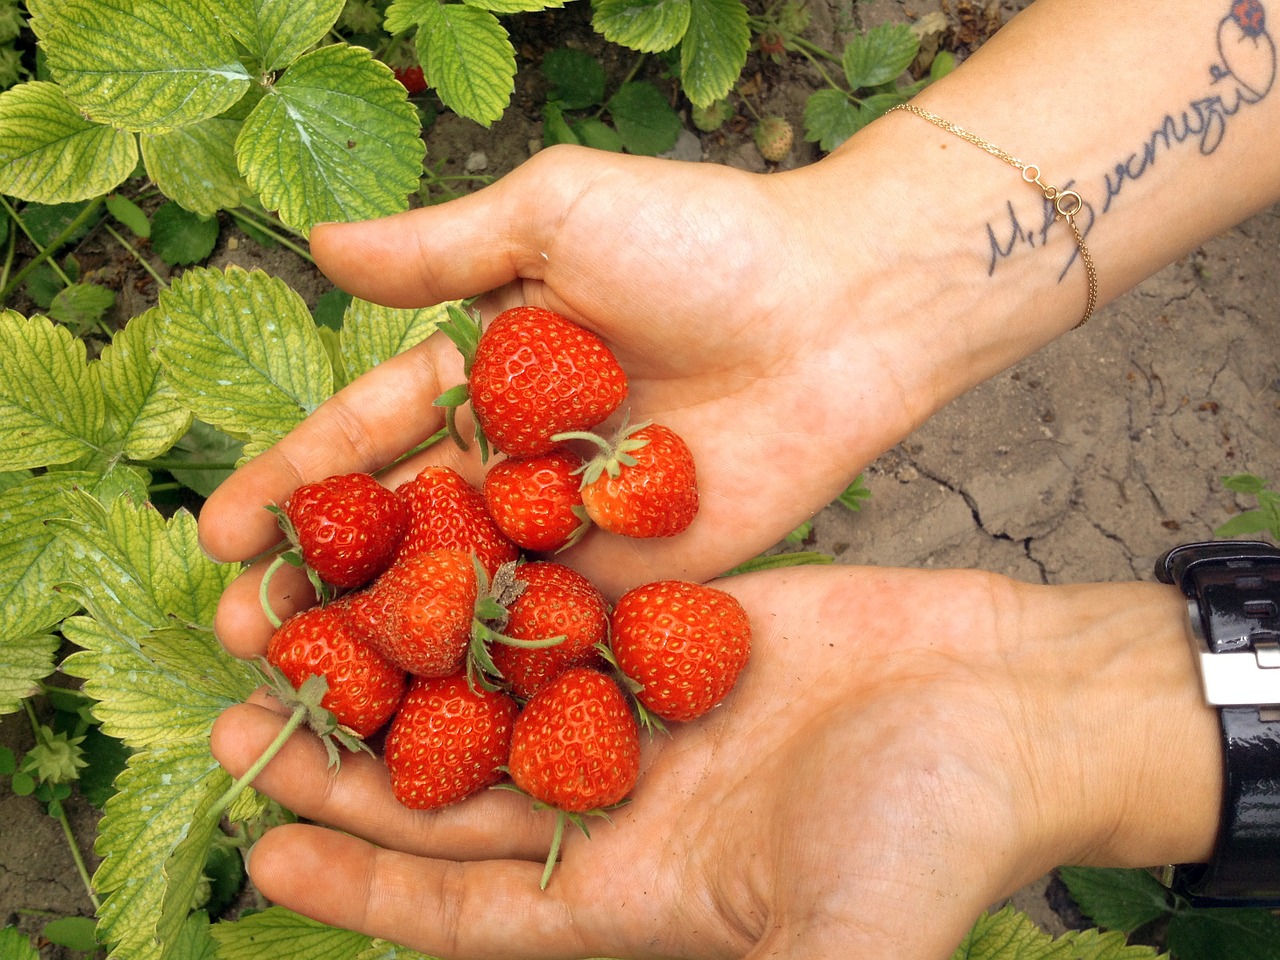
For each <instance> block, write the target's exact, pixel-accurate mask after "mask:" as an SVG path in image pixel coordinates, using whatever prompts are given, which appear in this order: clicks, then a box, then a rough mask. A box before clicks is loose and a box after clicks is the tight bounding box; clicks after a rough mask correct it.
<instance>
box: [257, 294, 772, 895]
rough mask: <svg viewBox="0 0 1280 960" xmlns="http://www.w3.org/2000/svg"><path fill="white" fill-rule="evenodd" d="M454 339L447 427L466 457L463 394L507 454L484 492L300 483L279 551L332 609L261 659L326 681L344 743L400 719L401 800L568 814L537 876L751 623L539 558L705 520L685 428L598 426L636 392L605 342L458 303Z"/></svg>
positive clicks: (448, 474) (438, 486) (393, 767)
mask: <svg viewBox="0 0 1280 960" xmlns="http://www.w3.org/2000/svg"><path fill="white" fill-rule="evenodd" d="M445 332H446V334H447V335H448V336H449V337H450V338H451V339H452V340H453V341H454V343H455V344H457V345H458V347H459V349H460V350H461V351H462V354H463V358H464V369H465V370H466V382H465V383H464V384H462V385H461V386H459V387H458V388H455V389H454V390H451V391H448V392H447V393H446V394H445V395H443V396H442V397H441V398H440V400H439V401H437V402H438V403H439V404H440V405H442V406H445V407H446V408H447V412H448V418H447V420H448V423H449V426H450V430H451V432H452V433H453V434H454V436H455V438H456V439H457V440H458V442H459V443H462V444H463V445H464V446H465V445H466V443H467V442H466V441H465V440H464V439H463V438H462V437H461V436H459V435H458V434H457V427H456V418H455V416H454V414H455V411H456V410H457V408H458V407H459V406H461V405H462V404H463V403H470V405H471V410H472V415H473V419H474V420H475V422H476V432H475V439H476V441H477V442H478V443H479V444H480V446H481V451H482V454H483V455H484V456H485V458H486V459H487V457H488V453H489V450H490V449H491V448H492V449H496V450H497V451H499V452H501V453H503V454H504V455H505V458H504V459H503V460H501V461H499V462H497V463H495V464H494V465H493V466H492V467H491V469H490V470H489V471H488V473H487V475H486V478H485V481H484V485H483V488H482V489H478V488H476V487H474V486H472V485H471V484H470V483H468V481H467V480H466V479H465V478H463V477H462V476H461V475H460V474H458V473H457V472H456V471H454V470H452V469H450V468H448V467H442V466H436V467H427V468H426V469H424V470H423V471H422V472H421V473H419V474H418V475H417V476H416V477H415V478H414V479H413V480H411V481H409V482H408V483H405V484H404V485H402V486H400V487H399V488H397V489H395V490H390V489H388V488H386V487H385V486H383V485H382V484H380V483H379V482H378V481H377V480H376V479H375V478H374V477H372V476H370V475H368V474H349V475H343V476H335V477H330V478H328V479H326V480H322V481H319V482H316V483H310V484H306V485H304V486H302V487H299V488H298V489H297V490H296V491H295V492H294V493H293V494H292V495H291V497H290V499H289V500H288V502H287V503H286V504H285V505H284V508H283V509H282V510H281V509H277V510H276V512H277V514H278V516H279V517H280V520H281V525H282V527H283V528H284V529H285V531H286V533H287V534H288V536H289V539H290V540H291V541H292V549H291V550H289V551H288V552H287V553H286V554H285V555H284V556H285V559H287V560H289V561H290V562H294V563H297V564H299V565H305V566H306V568H307V569H308V572H309V574H310V575H311V577H312V579H313V582H314V583H316V585H317V587H318V589H319V591H320V596H321V598H322V599H323V600H324V601H325V602H323V603H321V604H320V605H319V606H315V607H312V608H310V609H308V610H305V611H303V612H301V613H298V614H295V615H294V616H292V617H290V618H289V619H288V620H286V621H284V622H283V623H282V624H279V626H278V628H277V630H276V632H275V634H274V636H273V638H272V640H271V642H270V646H269V648H268V651H267V660H268V662H269V664H270V665H271V666H272V667H274V668H276V669H277V670H278V671H279V674H280V675H281V677H280V681H281V682H280V683H279V684H278V686H280V687H281V689H282V690H283V691H284V694H285V695H288V694H289V693H291V692H292V689H291V688H296V689H298V690H305V689H306V688H307V686H308V684H309V683H310V684H314V683H316V682H317V681H316V680H315V678H316V677H322V678H323V681H324V684H323V691H322V696H321V697H319V698H318V699H319V704H320V706H322V707H323V708H324V714H325V716H326V720H325V722H324V723H322V724H320V725H317V724H314V723H313V729H317V730H318V732H321V733H322V734H332V735H334V736H336V738H337V739H338V740H339V741H340V742H342V743H344V744H347V745H348V746H350V745H352V742H353V741H352V738H353V737H354V738H359V739H360V740H363V739H365V738H369V737H372V736H374V735H375V734H378V733H379V732H380V731H383V729H384V728H386V729H385V742H384V749H383V755H384V759H385V762H386V765H387V769H388V771H389V773H390V777H391V786H392V790H393V792H394V794H395V796H396V798H397V799H398V800H399V801H400V802H401V803H403V804H405V805H406V806H409V807H413V808H418V809H429V808H434V807H439V806H443V805H445V804H449V803H454V802H456V801H459V800H462V799H464V798H466V797H468V796H470V795H472V794H474V793H476V792H477V791H479V790H482V789H485V788H487V787H491V786H495V785H500V786H504V787H507V788H510V789H516V790H519V791H521V792H524V793H526V794H528V795H529V796H530V797H532V798H533V799H534V801H536V802H537V803H539V804H541V805H544V806H546V807H549V808H551V809H554V810H555V811H557V816H558V818H559V819H558V822H557V829H556V838H557V843H556V845H555V847H553V849H552V851H551V854H550V857H549V858H548V861H547V869H546V872H545V873H544V875H543V880H542V883H543V885H544V886H545V885H546V883H547V881H548V879H549V877H550V873H551V869H552V866H553V865H554V863H555V860H556V857H557V854H558V849H557V848H558V845H559V842H558V841H559V838H560V836H561V833H562V830H563V825H564V823H565V822H566V821H569V822H573V823H576V824H577V825H578V826H580V827H583V828H584V830H585V826H584V823H583V818H584V817H586V816H588V815H597V814H604V813H606V812H607V811H608V810H609V809H610V808H612V807H614V806H616V805H617V804H619V803H622V802H623V801H624V800H625V799H626V798H627V796H628V794H629V793H630V791H631V789H632V788H633V787H634V785H635V782H636V779H637V777H638V774H639V766H640V727H641V726H650V727H655V728H661V727H662V721H663V720H667V721H677V722H679V721H687V720H692V719H695V718H697V717H699V716H702V715H703V714H704V713H706V712H707V711H708V710H710V709H711V708H712V707H714V706H715V705H717V704H718V703H720V702H721V701H722V700H723V699H724V697H725V695H726V694H727V693H728V692H729V690H730V689H731V688H732V686H733V685H734V683H735V682H736V680H737V678H738V675H739V674H740V672H741V671H742V669H743V667H744V666H745V664H746V661H747V658H748V655H749V651H750V642H751V628H750V624H749V622H748V620H747V617H746V614H745V612H744V611H743V609H742V607H741V606H740V605H739V604H738V602H737V601H736V600H735V599H734V598H733V597H731V596H730V595H728V594H726V593H724V592H723V591H720V590H716V589H714V588H711V587H708V586H705V585H701V584H697V583H691V582H686V581H681V580H662V581H658V582H654V583H648V584H645V585H643V586H640V587H636V588H635V589H632V590H631V591H629V592H627V593H626V594H624V595H623V596H622V597H621V598H620V599H619V600H618V602H617V603H616V604H615V605H614V606H613V607H612V609H611V608H610V605H609V603H608V602H607V600H606V598H605V597H604V596H603V595H602V594H601V592H600V591H599V590H598V589H597V588H596V587H595V586H594V585H593V584H592V583H591V582H590V581H589V580H588V579H587V578H586V577H584V576H583V575H581V574H580V573H578V572H576V571H575V570H573V569H571V568H570V567H568V566H565V565H564V564H561V563H557V562H555V561H554V560H552V559H546V557H547V556H548V555H553V554H554V553H555V551H557V550H561V549H563V548H565V547H566V546H569V545H571V544H573V543H575V542H576V541H577V540H578V539H579V538H581V537H582V536H583V535H584V534H585V533H586V532H587V531H588V530H590V529H591V528H592V527H599V528H601V529H603V530H606V531H609V533H611V534H615V535H623V536H631V537H669V536H674V535H676V534H678V533H680V532H681V531H683V530H684V529H686V528H687V527H688V525H689V524H690V523H691V522H692V520H693V518H694V515H695V514H696V513H697V509H698V491H697V481H696V474H695V470H694V465H693V458H692V455H691V454H690V452H689V449H688V447H687V446H686V445H685V443H684V441H683V440H681V438H680V437H679V436H678V435H677V434H676V433H675V432H673V431H672V430H670V429H669V428H667V427H665V426H662V425H660V424H656V423H642V424H638V425H634V426H629V427H624V428H623V429H622V430H621V431H620V432H619V434H618V435H617V436H616V437H614V438H613V439H612V440H606V439H604V438H602V437H600V436H598V435H596V434H594V433H591V432H590V431H591V430H592V429H593V428H595V427H597V426H599V425H600V424H601V423H603V422H604V421H605V420H606V419H608V418H609V417H610V416H612V415H613V414H614V413H615V412H616V411H617V410H618V409H619V408H620V407H621V405H622V403H623V402H624V400H625V398H626V395H627V378H626V375H625V373H624V372H623V370H622V368H621V366H620V365H619V364H618V361H617V359H616V358H615V357H614V355H613V354H612V352H611V351H610V350H609V349H608V347H607V346H606V345H605V344H604V343H603V342H602V341H601V340H600V339H599V338H598V337H596V336H594V335H593V334H591V333H590V332H588V331H586V330H583V329H581V328H580V327H578V326H576V325H575V324H572V323H570V322H569V321H568V320H566V319H565V318H563V317H561V316H559V315H557V314H555V313H552V312H550V311H547V310H543V309H540V308H536V307H518V308H515V309H512V310H508V311H506V312H504V313H502V314H500V315H499V316H498V317H496V318H495V319H494V320H493V322H492V323H491V324H490V325H489V326H488V327H487V328H485V329H484V331H483V333H481V328H480V325H479V323H478V321H477V320H476V319H475V318H473V317H471V316H470V315H468V314H466V313H464V312H463V311H461V310H453V311H452V312H451V318H450V322H449V324H448V325H447V326H446V327H445ZM580 448H583V449H585V450H586V451H587V452H586V453H585V454H583V453H580V452H579V449H580ZM273 509H274V508H273ZM263 596H264V598H265V596H266V591H265V589H264V592H263ZM264 605H265V600H264ZM266 610H267V614H268V616H270V617H271V618H272V619H273V621H275V622H277V623H278V620H277V619H276V618H275V615H274V614H273V613H272V612H271V610H270V607H269V605H266Z"/></svg>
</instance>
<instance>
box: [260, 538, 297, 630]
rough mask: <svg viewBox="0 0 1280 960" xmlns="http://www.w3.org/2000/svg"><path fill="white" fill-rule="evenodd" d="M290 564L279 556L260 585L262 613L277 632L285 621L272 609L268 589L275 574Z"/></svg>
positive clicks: (264, 575)
mask: <svg viewBox="0 0 1280 960" xmlns="http://www.w3.org/2000/svg"><path fill="white" fill-rule="evenodd" d="M288 562H289V561H288V560H286V559H285V555H284V554H283V553H282V554H279V555H278V556H277V557H276V558H275V559H274V560H272V561H271V566H269V567H267V572H266V573H264V574H263V575H262V582H261V583H260V584H258V602H259V603H261V604H262V612H263V613H264V614H266V617H267V619H268V620H270V621H271V625H272V626H273V627H275V628H276V629H277V630H279V629H280V627H281V626H282V625H283V624H284V621H283V620H281V619H280V618H279V617H278V616H276V612H275V611H274V610H272V609H271V597H270V596H269V595H268V594H269V593H270V591H269V589H268V588H269V587H270V586H271V578H272V577H273V576H274V575H275V572H276V571H277V570H279V569H280V568H281V567H282V566H284V564H286V563H288Z"/></svg>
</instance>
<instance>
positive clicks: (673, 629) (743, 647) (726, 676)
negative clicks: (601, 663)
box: [610, 580, 751, 721]
mask: <svg viewBox="0 0 1280 960" xmlns="http://www.w3.org/2000/svg"><path fill="white" fill-rule="evenodd" d="M610 627H611V638H610V642H611V644H612V648H613V657H614V660H615V661H616V662H617V664H618V667H619V669H621V670H622V672H623V673H624V674H626V675H627V677H629V678H630V679H631V680H634V681H635V682H636V683H638V684H641V685H642V686H641V688H640V689H639V691H638V692H637V693H636V697H637V699H639V701H640V702H641V703H642V704H643V705H644V706H645V707H646V708H647V709H648V710H650V711H652V712H653V713H655V714H657V715H658V716H659V717H662V718H663V719H665V720H677V721H679V720H693V719H695V718H696V717H700V716H702V715H703V714H704V713H706V712H707V711H708V710H710V709H711V708H712V707H714V706H715V705H716V704H718V703H719V702H720V701H721V700H723V699H724V698H725V696H726V694H728V692H729V691H730V690H731V689H732V688H733V685H734V684H735V683H736V682H737V680H738V676H739V674H741V673H742V669H743V667H745V666H746V663H747V659H748V657H749V656H750V654H751V623H750V621H749V620H748V619H747V614H746V611H745V610H743V609H742V605H741V604H740V603H738V601H737V600H736V599H735V598H734V597H732V596H730V595H729V594H727V593H725V592H724V591H722V590H716V589H715V588H713V587H708V586H704V585H702V584H697V583H689V582H687V581H683V580H659V581H657V582H655V583H649V584H645V585H643V586H639V587H635V588H634V589H632V590H630V591H628V592H627V593H625V594H623V595H622V597H621V598H620V599H619V600H618V603H617V606H615V607H614V609H613V614H612V615H611V617H610Z"/></svg>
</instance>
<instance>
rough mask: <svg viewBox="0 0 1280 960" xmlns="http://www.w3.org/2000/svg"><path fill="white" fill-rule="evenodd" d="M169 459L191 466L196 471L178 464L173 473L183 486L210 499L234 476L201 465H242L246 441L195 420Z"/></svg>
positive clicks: (170, 471)
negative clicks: (225, 481)
mask: <svg viewBox="0 0 1280 960" xmlns="http://www.w3.org/2000/svg"><path fill="white" fill-rule="evenodd" d="M166 456H167V458H168V459H169V460H170V461H171V462H174V463H190V464H191V467H192V468H191V469H189V470H187V469H183V468H182V467H180V466H176V465H175V466H171V467H170V468H169V473H171V474H172V475H173V478H174V479H175V480H177V481H178V482H179V483H181V484H182V485H183V486H185V487H190V488H191V489H192V490H194V491H195V492H196V493H198V494H200V496H202V497H208V496H209V495H210V494H212V493H213V491H214V490H216V489H217V488H218V485H219V484H220V483H222V481H223V480H225V479H226V478H227V477H229V476H231V471H230V470H213V469H210V468H208V467H205V466H201V465H202V464H211V463H224V464H233V463H238V462H239V461H240V460H242V459H244V441H243V440H237V439H236V438H235V437H233V436H231V435H230V434H229V433H224V432H222V431H221V430H219V429H218V428H217V427H211V426H209V424H207V423H205V422H204V421H202V420H194V421H192V423H191V429H189V430H188V431H187V432H186V433H184V434H183V435H182V436H181V437H180V438H179V439H178V442H177V443H175V444H174V445H173V448H172V449H171V450H169V452H168V454H167V455H166Z"/></svg>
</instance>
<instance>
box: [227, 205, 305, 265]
mask: <svg viewBox="0 0 1280 960" xmlns="http://www.w3.org/2000/svg"><path fill="white" fill-rule="evenodd" d="M244 209H245V210H247V211H249V212H248V213H244V212H242V211H240V210H231V209H228V210H227V213H228V214H229V215H230V216H231V217H233V218H234V219H235V220H237V221H239V222H240V223H247V224H249V225H250V226H251V227H253V229H255V230H261V231H262V232H263V233H265V234H266V235H267V236H269V237H271V239H272V240H274V241H276V243H278V244H280V246H282V247H284V248H286V249H288V250H292V251H293V252H294V253H296V254H297V255H298V256H300V257H302V259H304V260H307V261H310V262H311V263H315V262H316V261H315V259H314V258H313V257H312V256H311V254H310V253H309V252H308V251H307V250H306V249H305V248H303V247H301V246H299V245H298V244H296V243H294V242H293V241H292V240H290V239H289V238H288V237H286V236H285V235H284V234H282V233H281V232H280V231H279V230H276V229H274V228H273V227H270V226H268V225H267V224H266V223H265V217H266V216H267V213H266V211H265V210H257V209H255V208H253V207H250V206H248V205H245V207H244ZM276 222H277V223H278V222H279V221H276ZM290 232H293V233H294V235H295V236H299V237H300V236H301V234H298V233H296V232H294V231H290Z"/></svg>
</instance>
